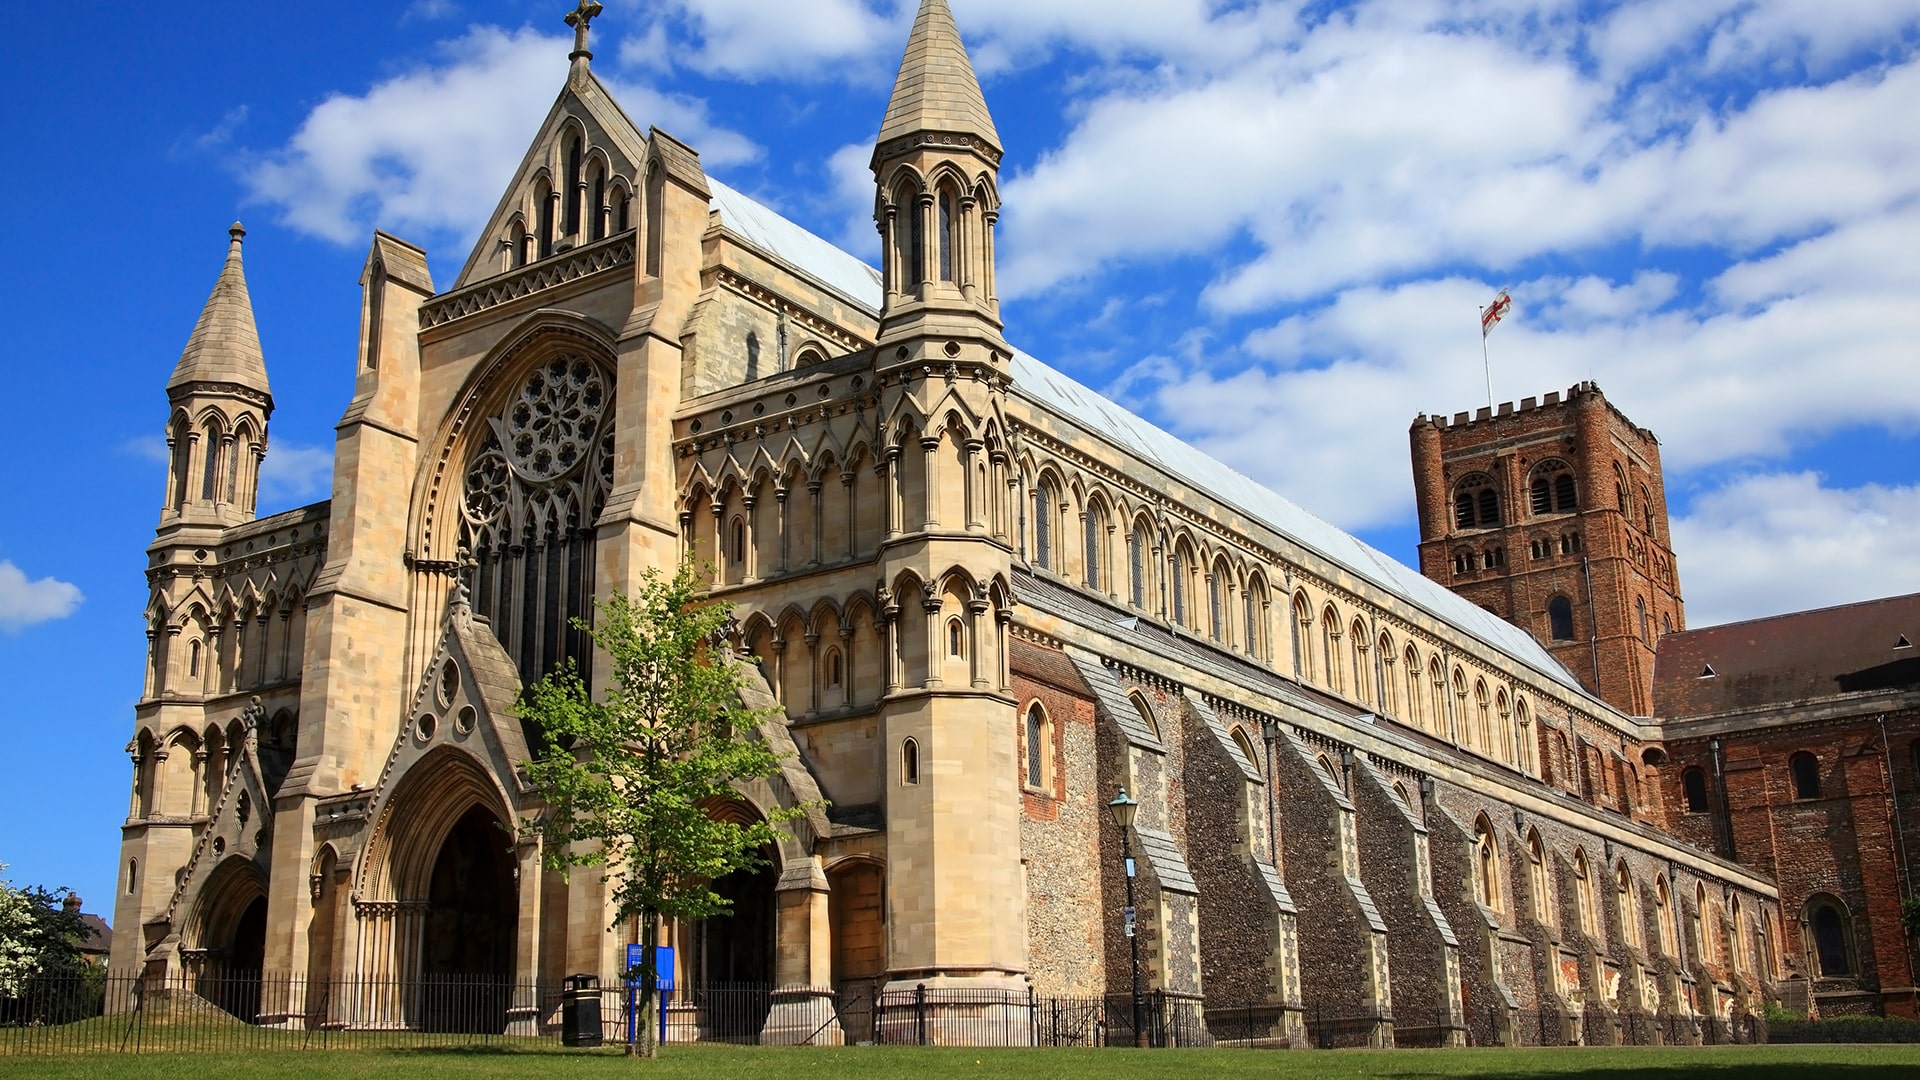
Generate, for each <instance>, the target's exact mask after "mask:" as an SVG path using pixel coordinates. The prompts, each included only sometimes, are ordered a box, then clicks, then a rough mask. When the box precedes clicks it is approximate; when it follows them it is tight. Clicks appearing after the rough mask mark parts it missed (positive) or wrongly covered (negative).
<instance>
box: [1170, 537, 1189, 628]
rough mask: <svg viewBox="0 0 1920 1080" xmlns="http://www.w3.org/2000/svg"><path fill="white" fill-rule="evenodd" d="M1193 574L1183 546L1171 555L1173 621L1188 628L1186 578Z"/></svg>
mask: <svg viewBox="0 0 1920 1080" xmlns="http://www.w3.org/2000/svg"><path fill="white" fill-rule="evenodd" d="M1192 573H1193V561H1192V560H1191V559H1189V558H1188V557H1187V549H1186V547H1185V546H1184V545H1183V546H1181V547H1180V548H1178V549H1176V550H1175V551H1174V553H1173V621H1174V622H1176V623H1178V624H1179V625H1181V626H1188V625H1190V623H1189V622H1188V619H1187V578H1188V577H1189V576H1190V575H1192Z"/></svg>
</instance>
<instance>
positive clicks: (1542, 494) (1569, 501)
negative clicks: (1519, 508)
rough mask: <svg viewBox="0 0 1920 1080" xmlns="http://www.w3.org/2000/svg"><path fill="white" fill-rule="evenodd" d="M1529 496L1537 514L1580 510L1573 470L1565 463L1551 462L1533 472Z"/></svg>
mask: <svg viewBox="0 0 1920 1080" xmlns="http://www.w3.org/2000/svg"><path fill="white" fill-rule="evenodd" d="M1528 494H1529V496H1530V499H1531V503H1532V510H1533V512H1534V513H1535V514H1556V513H1557V514H1565V513H1570V512H1572V511H1574V510H1578V509H1579V508H1580V502H1579V499H1578V497H1577V494H1578V493H1577V491H1576V489H1575V487H1574V482H1573V470H1571V469H1569V468H1567V463H1566V462H1564V461H1549V462H1545V463H1543V464H1541V466H1540V467H1539V468H1537V469H1535V470H1534V471H1533V483H1532V484H1530V485H1528Z"/></svg>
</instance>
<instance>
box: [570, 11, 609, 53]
mask: <svg viewBox="0 0 1920 1080" xmlns="http://www.w3.org/2000/svg"><path fill="white" fill-rule="evenodd" d="M604 10H606V8H605V7H603V6H602V5H601V3H600V0H580V6H579V7H577V8H574V9H573V10H572V11H569V12H567V25H568V26H571V27H573V53H572V54H571V55H570V56H569V57H568V59H573V60H591V59H593V53H591V52H589V51H588V50H587V29H588V26H589V25H590V24H591V23H592V22H593V20H594V19H595V18H596V17H598V16H599V14H600V13H601V12H602V11H604Z"/></svg>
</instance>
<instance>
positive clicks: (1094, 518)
mask: <svg viewBox="0 0 1920 1080" xmlns="http://www.w3.org/2000/svg"><path fill="white" fill-rule="evenodd" d="M1085 540H1086V549H1087V550H1086V552H1085V556H1084V558H1085V561H1086V566H1087V588H1089V589H1092V590H1094V591H1095V592H1100V591H1104V587H1105V585H1106V566H1105V560H1104V559H1102V558H1101V557H1100V554H1101V549H1102V548H1103V547H1104V546H1105V544H1106V541H1107V511H1106V508H1105V507H1103V506H1101V505H1100V504H1099V503H1097V502H1094V503H1089V504H1088V506H1087V524H1086V537H1085Z"/></svg>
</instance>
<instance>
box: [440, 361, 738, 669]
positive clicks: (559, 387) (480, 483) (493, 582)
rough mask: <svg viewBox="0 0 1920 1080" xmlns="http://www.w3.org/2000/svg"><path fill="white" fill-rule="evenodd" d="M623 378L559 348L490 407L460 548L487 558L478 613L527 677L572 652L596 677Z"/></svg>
mask: <svg viewBox="0 0 1920 1080" xmlns="http://www.w3.org/2000/svg"><path fill="white" fill-rule="evenodd" d="M613 385H614V379H613V374H612V372H611V371H610V370H609V369H607V368H604V367H602V366H601V365H600V364H599V363H597V362H596V361H594V360H591V359H588V358H587V357H585V356H581V355H578V354H575V353H556V354H552V355H551V356H550V357H549V358H548V359H546V360H544V361H542V362H540V363H538V364H536V365H533V366H531V367H529V368H526V369H524V370H523V371H522V373H521V375H520V377H519V378H518V379H517V380H514V381H512V382H510V383H509V384H508V386H509V392H507V393H506V394H505V395H504V396H503V397H502V398H500V399H497V400H495V401H493V402H491V403H490V404H484V403H483V407H485V408H488V409H490V412H482V413H481V415H482V416H489V417H490V419H489V420H488V421H487V422H486V423H485V424H484V425H475V427H476V429H477V430H478V431H479V432H481V433H482V435H481V437H480V438H478V439H477V440H476V441H475V442H474V443H473V444H472V445H471V447H470V448H469V449H467V450H466V458H465V466H464V472H463V474H462V477H463V479H462V493H461V498H460V503H459V506H458V511H457V513H458V520H459V534H458V535H459V545H458V546H459V549H460V550H464V551H466V552H468V553H469V554H470V555H471V556H472V557H473V560H474V563H475V565H474V567H473V568H472V570H471V571H470V575H471V576H470V578H469V588H470V589H471V590H472V595H473V607H474V612H475V614H478V615H483V616H485V617H487V618H488V619H489V620H490V621H491V622H492V624H493V630H494V633H495V635H496V636H498V637H499V639H500V643H501V645H502V646H504V647H505V649H506V651H507V654H508V655H509V656H511V657H512V658H513V659H514V661H515V663H516V664H517V666H518V667H519V670H520V676H521V679H522V680H523V681H526V682H532V681H534V680H537V679H538V678H540V676H542V675H544V674H546V673H547V672H548V671H551V670H553V668H554V667H555V666H557V665H558V664H559V662H560V661H561V660H563V659H565V658H568V657H571V658H573V659H574V660H576V661H577V662H578V663H579V664H580V665H581V666H582V668H583V674H586V672H585V671H584V669H585V668H586V666H587V665H588V664H590V662H591V660H592V654H593V649H592V645H591V642H590V641H589V640H588V638H587V636H586V634H585V633H584V632H583V631H581V630H579V629H578V628H577V627H576V626H574V620H575V619H578V618H584V617H586V616H587V614H588V613H589V611H590V610H591V602H592V598H593V593H594V561H595V560H594V558H593V556H592V543H593V523H594V522H595V521H596V520H598V519H599V516H600V514H601V512H602V511H603V510H604V509H605V503H606V496H607V492H608V491H609V490H610V489H611V487H612V480H613V436H612V432H613ZM742 539H743V540H744V537H742ZM741 553H742V554H744V552H741ZM709 554H710V555H712V556H713V557H714V558H716V559H719V558H724V557H725V555H726V554H728V553H727V552H710V553H709Z"/></svg>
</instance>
